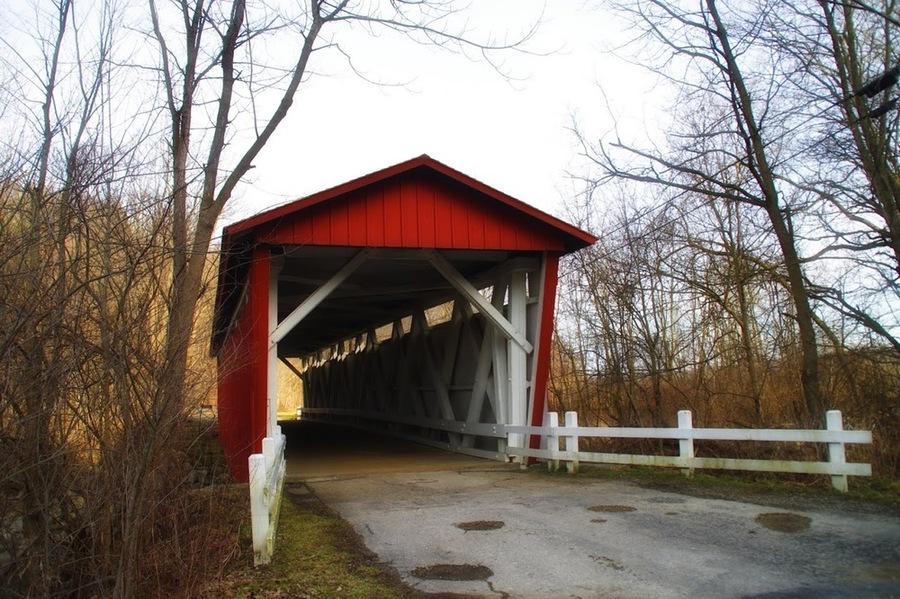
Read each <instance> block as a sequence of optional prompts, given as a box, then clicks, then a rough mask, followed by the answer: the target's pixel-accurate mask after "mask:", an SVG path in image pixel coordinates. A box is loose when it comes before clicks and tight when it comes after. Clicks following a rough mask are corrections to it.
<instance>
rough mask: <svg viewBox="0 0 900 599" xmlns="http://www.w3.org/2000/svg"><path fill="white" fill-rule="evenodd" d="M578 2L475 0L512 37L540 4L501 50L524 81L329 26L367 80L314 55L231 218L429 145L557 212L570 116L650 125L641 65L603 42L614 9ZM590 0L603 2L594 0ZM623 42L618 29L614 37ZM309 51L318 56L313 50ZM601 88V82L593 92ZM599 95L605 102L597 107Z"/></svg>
mask: <svg viewBox="0 0 900 599" xmlns="http://www.w3.org/2000/svg"><path fill="white" fill-rule="evenodd" d="M584 4H585V2H584V1H583V0H552V1H548V2H547V6H546V8H544V3H543V2H542V1H540V0H482V1H481V2H480V3H479V4H478V7H479V9H480V10H482V11H485V12H481V13H478V14H475V15H473V21H475V20H476V19H480V21H479V22H481V23H488V24H489V25H490V26H491V27H492V30H493V31H497V32H498V33H503V32H504V30H506V29H509V30H510V31H511V33H512V35H515V33H516V32H517V31H519V30H520V29H521V27H522V26H524V25H525V24H526V23H530V22H532V21H533V20H534V18H535V16H536V15H539V14H540V11H541V10H542V8H544V18H543V23H542V25H541V27H540V30H539V35H538V36H537V37H536V38H535V40H534V41H533V42H532V43H531V44H530V45H529V46H528V47H529V48H531V49H533V50H534V51H536V52H540V53H547V52H551V53H550V54H549V55H545V56H535V55H528V54H522V53H509V54H504V57H505V58H506V59H507V60H508V66H509V67H510V70H511V71H512V72H513V74H514V75H515V76H517V77H519V78H524V79H522V80H520V81H507V80H505V79H504V78H503V77H502V76H501V75H499V74H498V73H497V72H496V71H495V70H493V69H492V68H491V67H490V66H489V65H488V64H486V63H485V62H483V61H481V62H476V61H472V60H468V59H467V58H465V57H463V56H459V55H453V54H450V53H448V52H446V51H441V50H438V49H434V48H428V47H425V46H419V45H415V44H412V43H411V42H408V41H406V40H404V39H401V38H398V36H392V35H383V36H380V37H379V38H377V39H373V38H372V37H371V36H370V35H369V34H368V33H367V32H364V31H361V30H360V31H356V32H353V34H352V35H349V36H344V37H341V38H339V41H341V43H342V45H344V47H345V49H346V50H347V51H348V53H349V54H350V55H351V56H352V57H353V60H354V65H355V66H356V67H357V68H358V69H359V70H361V71H363V72H365V73H366V75H367V76H368V77H370V78H373V79H378V80H383V81H394V82H410V83H409V84H408V85H406V86H403V87H385V86H377V85H374V84H372V83H368V82H366V81H364V80H363V79H361V78H360V77H358V76H357V75H354V74H353V73H352V72H350V70H349V69H348V68H347V67H346V65H345V64H343V63H342V61H340V60H333V59H330V60H328V61H327V62H323V61H321V60H320V61H319V62H315V63H311V66H312V68H313V69H314V70H315V71H316V72H317V73H322V74H320V75H317V76H314V77H313V78H311V79H310V80H309V81H307V82H306V83H304V84H303V85H302V86H301V88H300V91H299V92H298V96H297V100H296V101H295V104H294V107H293V109H292V110H293V112H292V113H291V115H290V116H289V117H288V118H287V120H286V121H285V122H284V123H283V124H282V127H281V128H280V129H279V131H278V133H277V134H276V135H275V136H274V137H273V139H272V140H271V141H270V144H269V146H268V147H267V148H266V149H265V150H264V151H263V153H262V154H261V155H260V156H259V157H258V159H257V160H256V168H254V169H253V170H252V171H251V172H250V174H249V177H248V182H247V184H245V185H243V186H241V187H240V188H239V190H238V194H237V196H236V197H235V198H234V200H233V201H232V204H231V206H230V208H229V210H228V214H227V216H226V219H227V220H226V221H225V222H224V223H223V224H227V222H233V221H234V220H238V219H241V218H246V217H247V216H250V215H252V214H255V213H257V212H259V211H261V210H264V209H267V208H270V207H272V206H274V205H277V204H281V203H284V202H286V201H290V200H293V199H296V198H298V197H303V196H306V195H309V194H311V193H314V192H316V191H319V190H322V189H326V188H328V187H331V186H334V185H338V184H340V183H343V182H345V181H348V180H351V179H354V178H356V177H359V176H362V175H365V174H367V173H370V172H372V171H375V170H378V169H381V168H384V167H387V166H391V165H393V164H396V163H398V162H401V161H404V160H407V159H409V158H412V157H415V156H418V155H420V154H429V155H430V156H431V157H433V158H435V159H437V160H439V161H441V162H444V163H445V164H447V165H449V166H451V167H453V168H455V169H457V170H459V171H462V172H463V173H465V174H467V175H469V176H472V177H474V178H476V179H478V180H480V181H482V182H483V183H486V184H488V185H490V186H492V187H495V188H497V189H499V190H500V191H503V192H505V193H508V194H509V195H512V196H513V197H516V198H518V199H520V200H522V201H524V202H527V203H529V204H531V205H533V206H535V207H537V208H539V209H541V210H544V211H546V212H549V213H553V214H559V213H560V212H561V209H562V201H563V197H564V196H571V195H572V193H573V183H572V182H571V181H570V179H569V178H568V177H567V175H566V170H567V169H570V170H578V169H579V165H580V161H579V159H578V157H577V155H578V151H579V149H578V146H577V143H576V139H575V136H574V135H573V134H572V133H571V132H570V131H568V130H567V127H569V126H570V124H571V123H572V116H573V115H575V114H577V115H578V122H579V123H580V124H581V125H583V126H584V128H585V130H586V131H588V132H589V133H590V135H591V136H592V137H594V138H597V137H599V136H600V135H601V134H604V133H606V132H608V131H609V130H610V129H611V127H612V120H611V119H610V117H609V109H611V110H612V112H613V113H614V114H615V115H616V117H617V121H618V126H619V128H620V130H625V131H629V130H631V131H635V132H637V133H636V134H639V132H640V131H642V130H645V129H646V130H650V129H652V127H653V125H654V123H653V122H650V121H648V120H647V119H645V118H644V116H643V115H645V114H652V110H651V109H650V108H649V107H648V106H647V105H646V104H647V102H646V98H649V97H650V95H649V91H650V86H651V84H650V83H649V80H648V78H647V77H646V76H645V73H644V72H643V71H642V70H641V69H639V68H638V67H634V66H629V65H626V64H624V63H623V62H621V61H619V60H617V59H615V58H614V57H613V56H611V55H610V54H608V53H606V52H605V51H604V50H605V49H606V48H607V47H608V46H610V45H611V44H612V43H614V42H615V41H616V38H621V34H620V33H619V30H618V29H617V28H616V26H615V23H614V20H613V19H612V18H611V17H610V15H608V14H606V13H604V12H603V11H602V9H599V8H590V7H585V6H584ZM598 4H599V3H598ZM619 41H621V39H620V40H619ZM317 58H318V57H314V60H316V59H317ZM601 90H602V91H601ZM607 103H608V104H609V109H608V108H607Z"/></svg>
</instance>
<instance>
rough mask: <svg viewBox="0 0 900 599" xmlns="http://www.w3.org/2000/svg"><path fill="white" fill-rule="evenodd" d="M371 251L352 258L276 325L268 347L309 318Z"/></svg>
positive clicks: (360, 264) (361, 252)
mask: <svg viewBox="0 0 900 599" xmlns="http://www.w3.org/2000/svg"><path fill="white" fill-rule="evenodd" d="M370 251H371V250H369V249H364V250H362V251H360V252H359V253H358V254H356V255H355V256H353V258H351V259H350V261H349V262H347V264H345V265H344V266H343V268H341V269H340V270H339V271H337V273H336V274H335V275H334V276H333V277H331V279H329V280H328V282H326V283H325V284H324V285H322V286H321V287H319V288H318V289H316V290H315V291H313V292H312V293H311V294H310V295H309V297H308V298H306V299H305V300H304V301H303V303H302V304H300V305H299V306H297V307H296V308H294V311H293V312H291V313H290V314H289V315H288V316H287V317H286V318H285V319H284V320H282V321H281V322H280V323H278V326H277V327H275V330H274V331H272V334H271V335H270V336H269V345H270V346H272V345H277V344H278V342H279V341H281V340H282V339H284V337H285V335H287V334H288V333H290V332H291V331H292V330H293V328H294V327H295V326H297V325H298V324H300V322H302V321H303V319H304V318H306V317H307V316H309V314H310V313H311V312H312V311H313V310H315V309H316V306H318V305H319V304H321V303H322V302H323V301H324V300H325V299H326V298H327V297H328V296H329V295H331V293H332V292H333V291H334V290H335V289H337V288H338V287H339V286H340V284H341V283H343V282H344V281H345V280H347V277H349V276H350V275H352V274H353V272H354V271H355V270H356V269H357V268H359V267H360V266H362V264H363V263H364V262H365V261H366V260H367V259H368V258H369V253H370Z"/></svg>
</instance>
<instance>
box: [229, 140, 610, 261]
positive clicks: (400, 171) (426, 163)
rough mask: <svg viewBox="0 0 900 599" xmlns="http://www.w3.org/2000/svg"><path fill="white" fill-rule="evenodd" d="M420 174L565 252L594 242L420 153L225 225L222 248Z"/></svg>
mask: <svg viewBox="0 0 900 599" xmlns="http://www.w3.org/2000/svg"><path fill="white" fill-rule="evenodd" d="M422 171H428V172H431V173H434V174H437V175H439V176H442V177H443V178H445V179H446V180H447V181H449V182H453V183H456V184H460V185H462V186H464V187H466V188H468V189H469V190H471V191H472V192H475V193H477V194H478V195H479V196H480V197H481V198H485V199H488V200H489V201H493V202H495V203H496V204H497V205H500V206H503V207H506V208H509V209H512V210H514V211H515V212H517V213H519V214H520V215H522V216H523V217H526V218H530V219H533V220H534V221H535V224H537V225H538V226H542V227H546V228H548V229H549V231H552V233H553V234H554V235H556V236H558V237H559V239H560V241H561V242H562V245H563V246H564V248H565V253H569V252H573V251H575V250H578V249H581V248H583V247H587V246H589V245H592V244H593V243H595V242H596V241H597V238H596V237H595V236H594V235H592V234H590V233H587V232H586V231H582V230H581V229H579V228H577V227H575V226H573V225H570V224H569V223H567V222H565V221H563V220H560V219H558V218H556V217H554V216H551V215H549V214H547V213H545V212H542V211H540V210H538V209H537V208H535V207H533V206H531V205H529V204H526V203H525V202H522V201H521V200H517V199H516V198H514V197H512V196H510V195H507V194H505V193H503V192H501V191H498V190H496V189H494V188H493V187H490V186H488V185H485V184H484V183H481V182H480V181H478V180H476V179H473V178H472V177H469V176H468V175H465V174H463V173H461V172H459V171H457V170H455V169H453V168H451V167H449V166H447V165H445V164H443V163H441V162H438V161H437V160H435V159H434V158H431V157H430V156H428V155H426V154H423V155H421V156H418V157H416V158H413V159H411V160H407V161H406V162H401V163H399V164H396V165H394V166H390V167H387V168H385V169H382V170H379V171H376V172H374V173H370V174H368V175H365V176H362V177H359V178H357V179H354V180H352V181H348V182H347V183H343V184H341V185H337V186H335V187H332V188H330V189H326V190H323V191H320V192H318V193H314V194H312V195H310V196H307V197H305V198H301V199H298V200H294V201H293V202H289V203H287V204H284V205H281V206H277V207H275V208H272V209H270V210H266V211H264V212H260V213H259V214H256V215H254V216H251V217H250V218H247V219H244V220H242V221H239V222H237V223H234V224H232V225H229V226H227V227H225V229H224V231H223V245H224V244H225V242H226V240H229V239H235V238H238V237H244V236H245V235H248V234H251V233H252V232H253V231H254V230H262V229H266V228H268V227H271V226H273V225H274V224H275V223H278V222H280V221H282V220H283V219H285V218H287V217H293V216H296V215H297V214H299V213H302V212H307V211H309V210H310V209H312V208H314V207H317V206H320V205H323V204H327V203H329V202H333V201H335V200H338V199H339V198H345V197H346V196H348V194H352V193H353V192H358V191H360V190H364V189H365V188H371V187H373V186H377V185H378V184H383V183H386V182H389V181H391V180H394V179H398V178H400V177H401V176H403V175H406V174H409V173H413V172H422ZM547 249H550V248H547Z"/></svg>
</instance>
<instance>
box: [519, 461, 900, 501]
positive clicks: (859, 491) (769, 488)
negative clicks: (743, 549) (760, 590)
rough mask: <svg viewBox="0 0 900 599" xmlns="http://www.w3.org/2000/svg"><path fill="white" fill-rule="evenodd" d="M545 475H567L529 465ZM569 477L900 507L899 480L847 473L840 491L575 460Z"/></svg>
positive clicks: (823, 483) (820, 484) (810, 479)
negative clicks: (846, 483) (576, 466)
mask: <svg viewBox="0 0 900 599" xmlns="http://www.w3.org/2000/svg"><path fill="white" fill-rule="evenodd" d="M531 470H532V471H534V472H543V473H546V474H547V475H548V476H563V477H565V476H571V475H570V474H567V473H566V472H565V470H564V469H563V470H560V471H558V472H547V468H546V465H544V464H540V465H536V466H533V467H532V468H531ZM575 476H579V477H585V478H599V479H604V480H621V481H624V482H629V483H632V484H637V485H641V486H647V487H654V488H659V489H661V490H671V491H676V492H685V493H687V494H700V495H704V496H721V497H723V498H728V499H741V498H742V497H753V498H758V497H760V496H762V495H766V494H770V495H772V496H775V497H778V496H780V497H787V496H790V497H807V498H809V499H811V500H813V499H818V498H821V499H833V500H834V501H837V502H840V501H844V502H860V503H867V504H874V505H883V506H888V507H892V508H896V509H898V510H900V481H897V480H893V479H888V478H878V477H862V476H859V477H858V476H852V477H850V490H849V492H848V493H840V492H838V491H836V490H835V489H834V488H832V486H831V479H830V477H828V476H814V475H802V474H796V475H792V474H783V473H769V472H744V473H735V472H729V471H721V472H720V471H703V470H697V471H695V472H694V475H693V476H691V477H687V476H685V475H683V474H682V473H681V471H680V470H678V469H676V468H652V467H649V466H603V465H587V464H581V465H580V468H579V471H578V474H577V475H575Z"/></svg>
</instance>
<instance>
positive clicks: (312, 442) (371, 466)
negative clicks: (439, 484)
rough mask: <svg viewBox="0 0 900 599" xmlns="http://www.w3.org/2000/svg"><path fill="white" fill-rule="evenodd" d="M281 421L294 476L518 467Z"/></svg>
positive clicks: (383, 438) (341, 429) (380, 437)
mask: <svg viewBox="0 0 900 599" xmlns="http://www.w3.org/2000/svg"><path fill="white" fill-rule="evenodd" d="M279 424H280V425H281V430H282V432H283V433H284V434H285V435H286V436H287V449H286V452H285V453H286V457H287V479H288V480H290V481H298V480H309V479H315V478H328V477H338V478H344V477H353V476H363V475H366V474H372V473H379V474H380V473H391V472H433V471H442V470H472V469H476V470H478V469H481V470H485V469H487V470H497V469H506V468H516V467H517V466H515V465H513V464H503V463H501V462H495V461H492V460H485V459H482V458H476V457H472V456H467V455H463V454H459V453H453V452H450V451H444V450H441V449H437V448H434V447H429V446H427V445H421V444H419V443H413V442H411V441H404V440H402V439H395V438H392V437H387V436H384V435H379V434H376V433H371V432H368V431H362V430H358V429H353V428H348V427H342V426H335V425H329V424H322V423H318V422H303V421H285V422H281V423H279Z"/></svg>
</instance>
